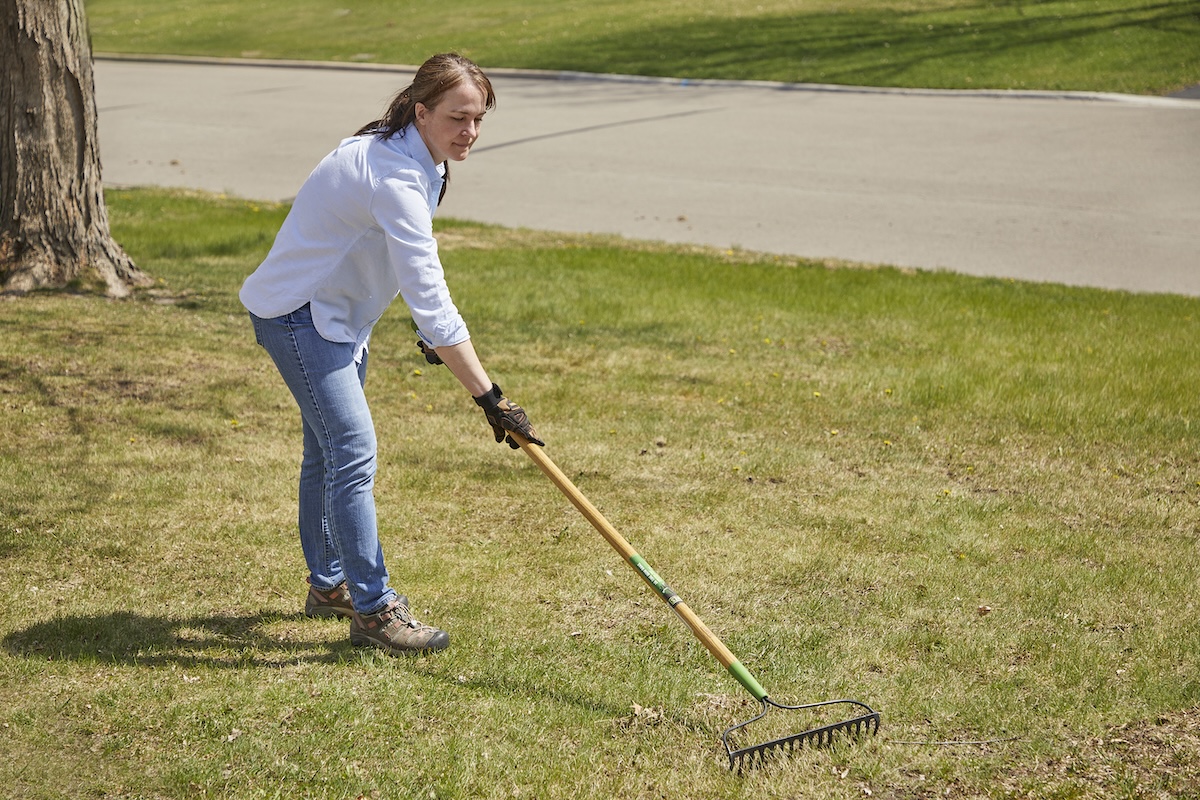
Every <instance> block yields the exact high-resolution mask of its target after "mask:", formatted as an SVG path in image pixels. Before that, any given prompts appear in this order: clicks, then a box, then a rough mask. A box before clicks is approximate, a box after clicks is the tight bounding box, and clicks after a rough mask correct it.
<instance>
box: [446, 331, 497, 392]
mask: <svg viewBox="0 0 1200 800" xmlns="http://www.w3.org/2000/svg"><path fill="white" fill-rule="evenodd" d="M435 351H436V352H437V355H438V358H440V359H442V362H443V363H444V364H445V365H446V366H447V367H448V368H449V369H450V372H452V373H453V374H454V377H456V378H458V381H459V383H461V384H462V385H463V386H464V387H465V388H466V390H467V391H468V392H470V393H471V396H472V397H481V396H483V395H485V394H487V393H488V392H490V391H491V390H492V379H491V378H489V377H488V374H487V372H486V371H485V370H484V368H483V364H481V363H479V356H477V355H476V354H475V346H474V345H472V344H471V340H470V339H467V340H466V341H465V342H460V343H458V344H452V345H447V346H446V347H438V348H435Z"/></svg>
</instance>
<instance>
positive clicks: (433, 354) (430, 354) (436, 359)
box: [417, 339, 446, 364]
mask: <svg viewBox="0 0 1200 800" xmlns="http://www.w3.org/2000/svg"><path fill="white" fill-rule="evenodd" d="M417 347H419V348H421V355H423V356H425V360H426V361H428V362H429V363H430V364H444V363H446V362H444V361H442V359H441V357H440V356H439V355H438V354H437V351H436V350H434V349H433V348H432V347H430V346H429V345H427V344H425V340H424V339H417Z"/></svg>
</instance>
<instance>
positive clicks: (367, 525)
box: [250, 305, 396, 614]
mask: <svg viewBox="0 0 1200 800" xmlns="http://www.w3.org/2000/svg"><path fill="white" fill-rule="evenodd" d="M250 319H251V321H252V322H253V323H254V335H255V338H256V339H257V340H258V343H259V344H260V345H262V346H263V348H264V349H266V351H267V352H268V353H270V355H271V358H272V359H273V360H274V362H275V366H276V367H277V368H278V369H279V374H280V375H282V376H283V380H284V383H286V384H287V387H288V389H290V390H291V392H292V396H293V397H294V398H295V399H296V404H297V405H299V406H300V417H301V419H302V420H303V423H304V457H303V459H302V461H301V462H300V518H299V519H300V546H301V548H302V549H303V550H304V560H305V561H306V562H307V564H308V571H309V581H310V582H311V583H312V585H313V586H315V587H316V588H318V589H331V588H333V587H334V586H337V585H338V584H339V583H341V582H342V581H343V580H344V581H346V585H347V587H348V588H349V590H350V598H351V600H352V601H353V603H354V608H355V609H356V610H357V611H358V612H359V613H360V614H373V613H375V612H377V611H379V610H380V609H382V608H383V607H384V606H386V605H387V604H388V603H389V602H390V601H391V600H392V598H393V597H395V595H396V593H395V592H394V591H393V590H392V589H390V588H388V573H387V568H386V567H385V566H384V564H383V548H382V546H381V545H380V543H379V531H378V529H377V528H376V522H375V495H374V492H373V490H374V486H375V451H376V443H375V425H374V423H373V422H372V421H371V410H370V409H369V408H368V407H367V398H366V395H365V394H364V393H363V385H364V384H365V383H366V379H367V356H366V353H364V354H363V359H362V363H361V364H356V363H355V362H354V349H355V347H354V345H353V344H351V343H347V342H330V341H328V340H326V339H324V338H322V336H321V334H319V333H317V329H316V327H314V326H313V321H312V312H311V310H310V309H309V307H308V306H307V305H305V306H302V307H300V308H298V309H296V310H295V311H293V312H292V313H290V314H285V315H284V316H282V317H276V318H274V319H260V318H259V317H256V316H254V315H253V314H251V315H250Z"/></svg>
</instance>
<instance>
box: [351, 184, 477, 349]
mask: <svg viewBox="0 0 1200 800" xmlns="http://www.w3.org/2000/svg"><path fill="white" fill-rule="evenodd" d="M428 184H429V179H428V177H427V176H426V175H424V174H423V173H421V172H420V171H418V170H415V169H414V170H397V171H396V172H394V173H392V174H390V175H388V176H386V177H384V178H383V179H382V180H381V181H380V183H379V186H378V188H377V189H376V190H375V193H374V196H373V197H372V200H371V215H372V216H373V217H374V219H375V221H376V224H378V225H379V227H380V228H381V229H382V231H383V234H384V237H385V239H386V241H387V255H388V260H389V262H390V266H391V268H392V270H393V271H394V273H395V277H396V283H397V285H398V286H399V290H400V296H401V297H402V298H403V299H404V302H405V303H406V304H407V305H408V310H409V312H410V313H411V314H412V318H413V321H414V322H416V324H417V328H418V329H419V330H420V332H421V334H422V337H423V338H424V339H426V341H428V342H429V343H430V344H431V345H433V346H434V347H446V346H448V345H455V344H460V343H461V342H464V341H466V340H467V339H469V338H470V333H469V332H468V331H467V325H466V322H465V321H464V320H463V318H462V315H461V314H459V312H458V308H457V306H455V305H454V301H453V300H452V299H451V297H450V290H449V288H448V287H447V286H446V276H445V272H444V270H443V269H442V262H441V260H440V259H439V257H438V246H437V240H436V239H435V238H434V236H433V208H434V206H433V205H432V204H431V200H432V195H433V191H432V190H433V187H432V186H429V185H428ZM434 202H436V201H434Z"/></svg>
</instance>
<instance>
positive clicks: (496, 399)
mask: <svg viewBox="0 0 1200 800" xmlns="http://www.w3.org/2000/svg"><path fill="white" fill-rule="evenodd" d="M475 402H476V403H478V404H479V407H480V408H482V409H483V413H484V416H486V417H487V421H488V424H489V425H491V426H492V433H494V434H496V441H497V442H503V441H504V440H505V439H508V446H509V447H511V448H512V449H513V450H516V449H517V448H518V447H520V445H519V444H517V443H516V440H514V439H513V438H512V437H511V436H509V435H508V431H515V432H517V433H519V434H521V435H522V436H524V437H525V438H526V439H528V440H529V441H530V442H532V443H533V444H537V445H541V446H542V447H545V446H546V443H545V442H543V441H542V440H541V439H539V438H538V435H537V431H535V430H534V429H533V426H532V425H530V424H529V417H527V416H526V415H525V409H523V408H521V407H520V406H519V405H517V404H516V403H513V402H512V401H510V400H509V399H508V398H507V397H505V396H504V392H502V391H501V390H500V387H499V386H497V385H496V384H494V383H493V384H492V390H491V391H490V392H487V393H486V394H484V395H482V396H480V397H476V398H475Z"/></svg>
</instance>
